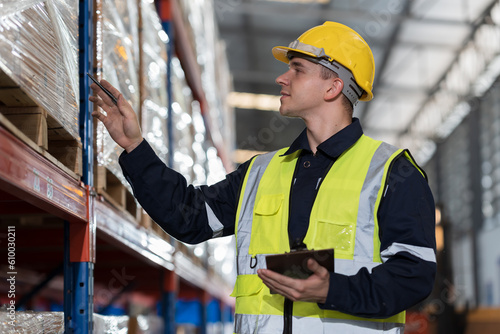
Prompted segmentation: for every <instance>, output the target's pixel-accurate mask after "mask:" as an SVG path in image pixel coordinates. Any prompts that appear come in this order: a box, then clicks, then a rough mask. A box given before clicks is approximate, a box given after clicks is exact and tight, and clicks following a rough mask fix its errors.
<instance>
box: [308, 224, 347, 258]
mask: <svg viewBox="0 0 500 334" xmlns="http://www.w3.org/2000/svg"><path fill="white" fill-rule="evenodd" d="M354 237H355V226H354V225H353V224H351V223H348V222H334V221H328V220H318V221H317V224H316V233H315V240H314V245H315V247H314V248H315V249H326V248H334V249H335V257H338V255H344V256H343V257H347V258H352V256H353V253H354V241H355V240H354Z"/></svg>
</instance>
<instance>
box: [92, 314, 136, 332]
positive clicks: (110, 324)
mask: <svg viewBox="0 0 500 334" xmlns="http://www.w3.org/2000/svg"><path fill="white" fill-rule="evenodd" d="M92 320H93V321H94V331H93V333H99V334H127V333H128V322H129V317H128V315H121V316H116V315H109V316H108V315H100V314H95V313H94V315H93V316H92Z"/></svg>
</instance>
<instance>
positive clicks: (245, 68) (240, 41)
mask: <svg viewBox="0 0 500 334" xmlns="http://www.w3.org/2000/svg"><path fill="white" fill-rule="evenodd" d="M496 2H497V1H492V0H412V1H410V0H406V1H402V0H401V1H398V0H356V1H355V0H350V1H348V0H317V1H306V0H302V1H300V0H296V1H270V0H214V6H215V13H216V17H217V20H218V26H219V33H220V36H221V38H222V39H223V40H224V41H225V43H226V49H227V54H228V59H229V64H230V70H231V72H232V76H233V85H234V91H235V92H243V93H253V94H268V95H274V96H279V92H280V88H279V86H278V85H277V84H276V83H275V79H276V77H277V76H279V75H280V74H282V73H283V72H284V71H286V69H287V67H286V65H285V64H283V63H281V62H279V61H277V60H275V59H274V57H273V56H272V53H271V49H272V47H273V46H276V45H288V43H290V42H291V41H293V40H295V39H296V38H297V37H298V36H299V35H300V34H302V33H303V32H304V31H305V30H307V29H309V28H311V27H313V26H316V25H320V24H322V23H323V22H324V21H327V20H329V21H337V22H340V23H343V24H346V25H348V26H350V27H351V28H353V29H355V30H356V31H358V32H359V33H360V34H361V35H362V36H363V38H364V39H365V40H366V41H367V42H368V44H369V45H370V46H371V48H372V52H373V54H374V58H375V64H376V74H375V82H374V96H375V98H374V99H373V100H372V101H370V102H368V103H364V102H360V103H359V104H358V105H357V106H356V108H355V111H354V114H355V116H356V117H359V118H360V119H361V122H362V125H363V127H364V130H365V133H367V134H368V135H371V136H373V137H375V138H377V139H382V140H385V141H387V142H390V143H392V144H395V145H399V144H400V141H399V139H400V137H401V135H402V134H404V133H406V132H407V130H408V128H409V126H410V124H412V121H414V120H415V117H416V115H417V114H418V113H419V112H420V111H421V110H422V108H423V106H424V104H425V103H426V102H427V101H428V100H429V99H430V97H431V96H432V94H433V93H435V91H436V90H437V89H438V86H439V84H440V83H441V82H442V81H443V80H444V78H445V75H446V73H447V72H448V71H449V70H450V68H451V66H452V64H453V63H454V62H455V61H456V59H457V56H458V54H459V53H460V52H461V51H462V50H463V49H464V47H465V46H466V43H467V42H468V41H469V40H470V39H471V37H472V36H473V34H474V32H475V31H476V29H477V27H478V25H479V24H481V23H482V22H484V18H485V15H486V14H488V13H489V11H490V10H491V7H492V6H493V5H494V3H496ZM494 43H499V41H494ZM263 109H265V108H263ZM235 114H236V129H237V139H236V141H237V143H236V145H237V148H238V149H243V150H251V151H252V150H253V151H269V150H274V149H277V148H280V147H283V146H288V145H289V144H290V143H291V141H292V140H293V139H294V138H295V136H296V135H297V134H298V133H299V132H300V131H301V130H302V129H303V127H304V125H303V123H302V121H301V120H295V119H283V118H281V116H279V114H278V113H277V112H273V111H269V110H267V111H266V110H258V109H252V107H246V108H236V109H235ZM242 159H245V157H241V156H240V157H238V158H236V160H242Z"/></svg>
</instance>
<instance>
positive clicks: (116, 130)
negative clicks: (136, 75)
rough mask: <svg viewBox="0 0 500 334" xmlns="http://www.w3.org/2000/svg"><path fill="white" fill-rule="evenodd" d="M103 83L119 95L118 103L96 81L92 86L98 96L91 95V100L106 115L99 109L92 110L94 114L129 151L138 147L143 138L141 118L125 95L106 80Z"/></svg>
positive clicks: (118, 142)
mask: <svg viewBox="0 0 500 334" xmlns="http://www.w3.org/2000/svg"><path fill="white" fill-rule="evenodd" d="M101 85H102V86H103V87H104V88H106V89H107V90H108V91H110V92H111V94H113V95H114V96H116V97H117V99H118V103H117V105H115V104H114V103H113V100H112V99H111V98H110V97H109V96H108V95H107V94H106V93H105V92H104V91H103V90H102V89H101V88H100V87H99V86H97V85H96V84H95V83H92V84H91V85H90V88H92V90H93V91H94V92H96V93H97V96H90V97H89V100H90V101H91V102H93V103H94V104H96V105H98V106H99V107H101V108H102V109H103V110H104V111H105V112H106V115H105V114H103V113H102V112H101V111H100V110H99V109H97V110H96V111H94V112H92V116H94V117H95V118H97V119H98V120H100V121H101V122H102V123H103V124H104V126H105V127H106V129H108V132H109V134H110V136H111V138H113V140H114V141H115V142H116V143H117V144H118V145H120V146H121V147H122V148H124V149H125V150H126V151H127V152H130V151H132V150H133V149H134V148H136V147H137V146H138V145H139V144H140V143H141V142H142V140H143V138H142V133H141V128H140V126H139V120H138V119H137V115H136V113H135V112H134V109H133V108H132V106H131V105H130V104H129V103H128V102H127V100H125V98H124V97H123V95H122V94H121V93H120V92H119V91H118V90H117V89H116V88H115V87H113V86H112V85H111V84H110V83H109V82H107V81H106V80H101Z"/></svg>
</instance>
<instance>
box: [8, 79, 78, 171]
mask: <svg viewBox="0 0 500 334" xmlns="http://www.w3.org/2000/svg"><path fill="white" fill-rule="evenodd" d="M0 124H1V125H2V126H4V127H5V128H6V129H7V130H9V131H10V132H12V133H13V134H14V135H15V136H16V137H18V138H19V139H21V140H22V141H24V142H25V143H26V144H27V145H28V146H30V147H32V148H33V149H35V150H36V151H38V152H39V153H40V154H41V155H43V156H44V157H46V158H47V159H48V160H50V161H51V162H53V163H54V164H55V165H57V166H58V167H60V168H61V169H63V170H64V171H65V172H67V173H68V174H69V175H71V176H73V177H74V178H75V179H79V178H80V176H81V175H82V144H81V142H80V140H79V139H75V138H73V136H71V135H70V134H69V133H68V132H67V131H66V130H65V129H64V128H63V126H62V125H61V124H60V122H59V121H58V120H57V119H56V118H54V117H53V116H52V115H50V114H49V113H47V111H46V110H45V109H43V108H42V107H40V106H38V105H37V103H36V102H35V101H34V100H33V99H32V98H31V97H30V96H29V95H28V94H26V93H25V92H24V91H23V89H22V88H21V87H19V86H17V85H16V83H15V82H14V81H13V80H12V79H11V78H10V77H9V76H7V75H6V74H5V73H4V72H2V71H1V70H0Z"/></svg>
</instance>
